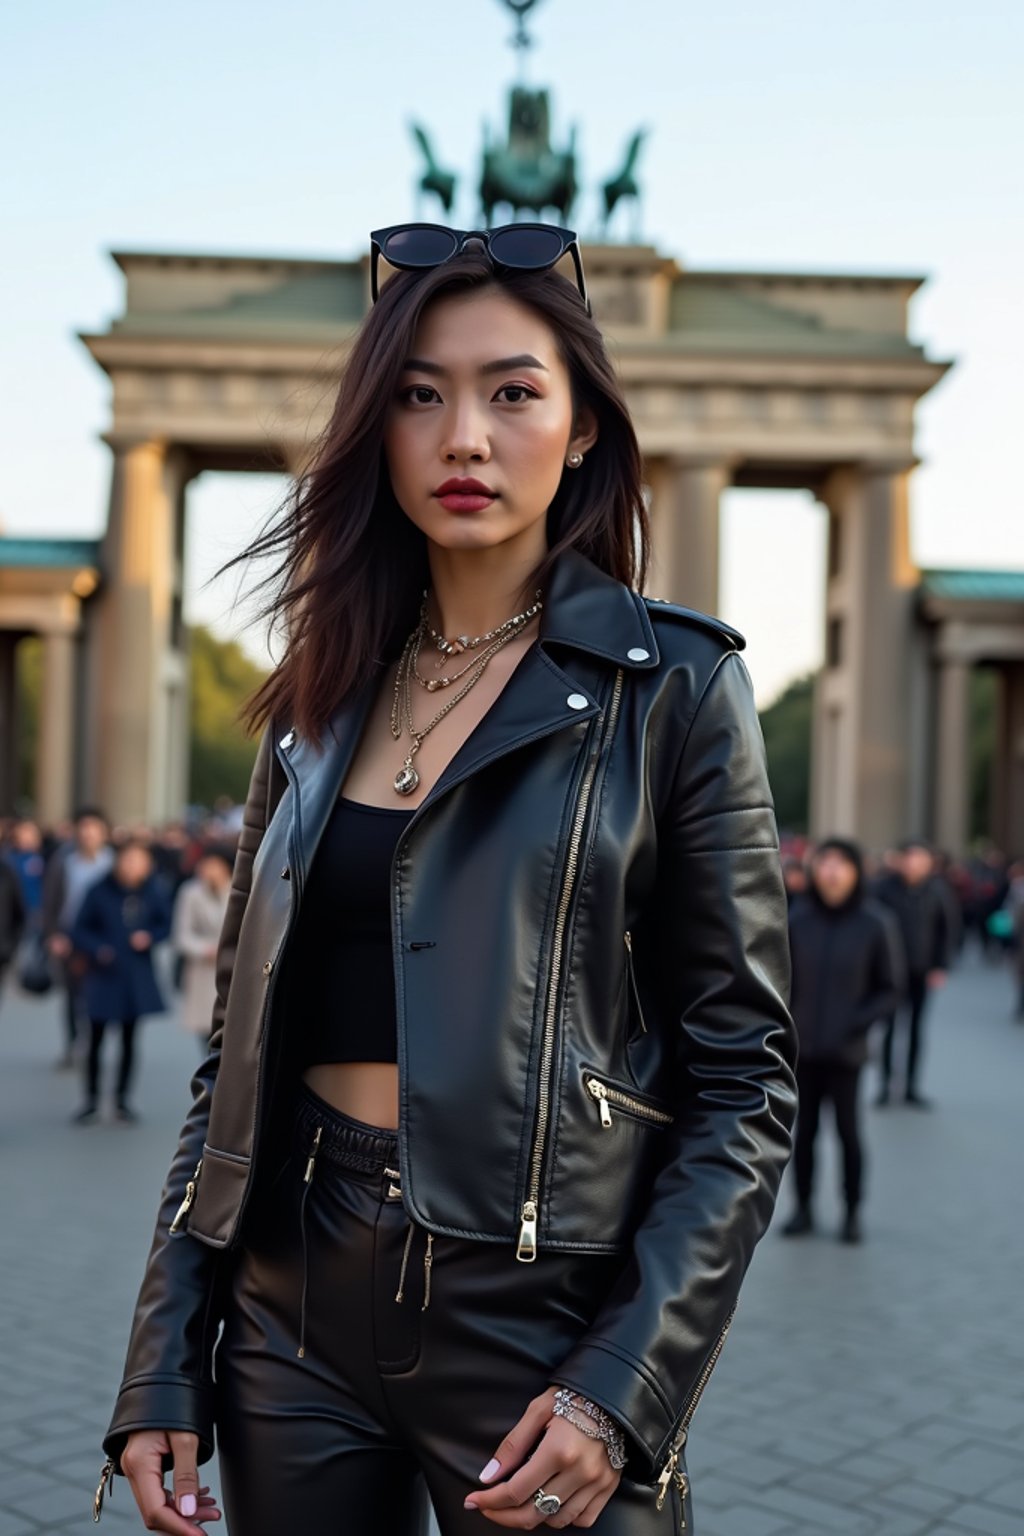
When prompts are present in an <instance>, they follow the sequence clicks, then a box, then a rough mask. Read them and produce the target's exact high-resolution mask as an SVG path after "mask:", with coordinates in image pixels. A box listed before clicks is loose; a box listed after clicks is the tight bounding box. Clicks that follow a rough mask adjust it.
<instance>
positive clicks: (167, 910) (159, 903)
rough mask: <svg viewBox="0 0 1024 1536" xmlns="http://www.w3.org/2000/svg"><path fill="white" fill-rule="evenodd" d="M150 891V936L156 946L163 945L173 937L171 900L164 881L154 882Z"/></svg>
mask: <svg viewBox="0 0 1024 1536" xmlns="http://www.w3.org/2000/svg"><path fill="white" fill-rule="evenodd" d="M150 890H151V894H152V907H151V909H150V914H149V935H150V938H151V940H152V942H153V943H154V944H162V943H163V941H164V940H165V939H168V938H170V936H171V898H170V894H169V892H168V890H167V887H166V886H165V885H164V883H163V881H162V880H154V881H153V883H152V885H151V887H150Z"/></svg>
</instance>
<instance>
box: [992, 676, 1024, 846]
mask: <svg viewBox="0 0 1024 1536" xmlns="http://www.w3.org/2000/svg"><path fill="white" fill-rule="evenodd" d="M992 767H993V772H992V839H993V841H994V842H995V844H996V847H997V848H1002V849H1004V850H1005V851H1006V852H1007V853H1009V854H1010V855H1011V857H1019V856H1020V855H1021V854H1024V662H1019V661H1017V662H1006V663H1004V664H1003V665H1002V666H1001V667H1000V668H999V694H998V704H997V714H996V742H995V754H994V762H993V765H992Z"/></svg>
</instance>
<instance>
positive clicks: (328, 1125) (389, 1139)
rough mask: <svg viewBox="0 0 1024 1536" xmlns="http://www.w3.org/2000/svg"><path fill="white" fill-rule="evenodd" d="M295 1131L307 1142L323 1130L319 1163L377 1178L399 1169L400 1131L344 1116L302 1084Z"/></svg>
mask: <svg viewBox="0 0 1024 1536" xmlns="http://www.w3.org/2000/svg"><path fill="white" fill-rule="evenodd" d="M295 1128H296V1132H297V1133H298V1134H299V1135H300V1136H301V1137H302V1138H303V1139H304V1140H306V1139H308V1138H310V1137H312V1136H313V1135H315V1133H316V1132H317V1130H319V1131H320V1139H319V1142H318V1144H317V1154H316V1155H317V1161H320V1160H321V1159H322V1160H323V1161H324V1162H328V1163H334V1164H335V1165H336V1166H337V1167H339V1168H349V1169H352V1170H354V1171H355V1172H357V1173H366V1174H373V1175H376V1176H378V1177H379V1176H381V1175H382V1174H384V1173H385V1171H386V1170H391V1171H393V1172H397V1170H398V1132H397V1131H394V1130H391V1129H389V1128H388V1127H387V1126H383V1125H369V1124H368V1123H367V1122H366V1121H365V1120H356V1119H355V1118H354V1117H353V1116H352V1115H346V1114H343V1113H342V1111H341V1110H340V1109H335V1107H334V1105H333V1104H328V1102H327V1100H326V1099H322V1098H321V1097H320V1095H319V1094H318V1093H315V1092H314V1090H313V1089H312V1088H310V1086H309V1084H308V1083H306V1082H303V1081H300V1083H299V1091H298V1095H297V1099H296V1107H295Z"/></svg>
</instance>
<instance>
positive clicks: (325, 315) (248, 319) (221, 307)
mask: <svg viewBox="0 0 1024 1536" xmlns="http://www.w3.org/2000/svg"><path fill="white" fill-rule="evenodd" d="M363 281H364V280H363V276H362V273H361V271H360V270H359V269H358V268H357V267H355V266H353V267H351V268H348V269H346V268H344V267H338V268H336V269H335V270H333V271H328V272H303V271H301V270H300V271H297V272H294V273H286V274H284V275H283V276H282V277H281V279H280V281H279V282H277V283H276V284H275V285H274V287H272V288H268V289H267V290H266V291H264V292H262V293H240V294H235V295H233V296H232V297H231V298H230V299H229V300H228V301H227V302H226V303H223V304H218V305H210V306H199V307H195V308H191V309H168V310H160V311H158V312H147V311H145V310H142V311H140V310H135V309H130V310H129V311H128V312H127V314H125V315H122V316H119V317H118V318H117V319H115V320H113V321H112V322H111V326H110V329H111V331H112V332H118V331H120V332H125V331H138V332H142V333H145V334H147V335H152V334H153V333H158V334H160V335H175V336H177V335H184V336H234V335H238V334H244V335H245V336H252V337H258V336H261V335H262V336H273V337H274V338H275V339H281V338H282V337H287V336H295V337H299V338H303V339H304V338H305V337H306V336H308V335H317V336H322V335H323V333H324V331H325V330H330V329H331V328H332V327H337V328H338V330H339V332H340V333H347V332H349V331H350V330H351V329H352V327H353V326H354V325H356V324H358V322H359V320H361V318H362V316H363V314H364V312H365V297H364V290H363Z"/></svg>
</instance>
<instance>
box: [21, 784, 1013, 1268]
mask: <svg viewBox="0 0 1024 1536" xmlns="http://www.w3.org/2000/svg"><path fill="white" fill-rule="evenodd" d="M237 835H238V807H229V806H226V805H221V806H220V807H219V810H218V812H217V813H215V814H213V815H212V816H210V817H207V818H205V819H203V820H200V821H199V822H197V823H194V824H186V823H181V822H176V823H172V824H169V825H167V826H165V827H162V828H159V829H153V828H147V827H117V828H111V826H110V825H109V823H108V821H107V819H106V817H105V816H104V815H103V813H102V811H100V810H99V809H97V808H96V807H92V806H83V807H81V808H80V809H79V810H78V812H77V813H76V815H75V816H74V818H73V820H72V821H70V822H68V823H66V824H63V825H59V826H55V827H53V828H48V829H43V828H41V827H40V826H39V825H38V824H37V823H36V822H35V821H33V820H31V819H30V818H11V819H9V820H7V821H6V822H0V981H2V979H3V976H4V972H5V971H6V970H7V969H9V968H13V970H14V972H15V983H16V984H19V985H20V986H21V987H22V989H23V990H24V991H26V992H30V993H36V994H40V993H47V992H51V991H57V992H59V993H60V994H61V1028H62V1032H63V1033H62V1045H61V1049H60V1051H59V1054H58V1056H57V1058H56V1061H55V1063H54V1064H55V1066H56V1067H57V1068H59V1069H61V1070H69V1071H70V1070H76V1069H77V1070H78V1071H79V1072H80V1074H81V1082H82V1097H81V1102H80V1104H79V1105H78V1106H77V1107H76V1109H75V1112H74V1117H73V1118H74V1120H75V1121H76V1122H77V1123H79V1124H83V1125H85V1124H89V1123H90V1122H92V1121H94V1120H96V1119H97V1118H98V1117H99V1114H100V1109H101V1087H102V1068H103V1055H104V1040H105V1038H106V1037H107V1035H108V1034H109V1033H111V1032H115V1033H117V1034H119V1037H120V1050H119V1054H118V1058H117V1063H116V1070H115V1074H114V1081H113V1113H114V1116H115V1118H116V1119H119V1120H121V1121H125V1122H132V1121H134V1120H135V1119H136V1118H137V1112H136V1110H135V1108H134V1106H133V1104H132V1101H131V1089H132V1085H133V1082H134V1079H135V1075H136V1065H137V1053H136V1036H137V1030H138V1025H139V1021H140V1020H141V1019H142V1018H143V1017H145V1016H146V1015H152V1014H160V1013H163V1012H165V1011H167V1010H168V1007H169V1005H171V1006H173V1009H174V1011H175V1012H176V1015H177V1018H178V1021H179V1023H180V1025H181V1027H182V1028H184V1029H185V1030H187V1031H188V1032H189V1033H191V1034H193V1035H195V1036H196V1037H197V1039H198V1041H199V1044H200V1047H201V1048H202V1049H203V1050H204V1051H205V1049H206V1045H207V1041H208V1039H209V1028H210V1018H211V1014H212V1009H213V1002H214V991H215V977H214V969H215V959H216V953H217V942H218V938H219V935H220V929H221V923H222V921H223V917H224V912H225V908H226V906H227V899H228V892H229V889H230V885H231V872H232V867H233V862H234V849H235V844H236V842H237ZM783 877H784V880H785V884H786V889H787V893H788V896H789V903H790V909H789V922H790V948H791V954H792V962H793V985H792V997H791V1006H792V1011H793V1014H794V1017H795V1020H796V1024H797V1029H798V1032H799V1037H800V1061H799V1066H798V1079H799V1094H800V1112H799V1118H798V1125H797V1138H796V1150H795V1154H794V1174H795V1187H796V1197H797V1204H796V1208H795V1210H794V1212H793V1214H792V1216H791V1218H790V1220H789V1221H788V1223H787V1224H786V1226H785V1229H784V1230H785V1232H786V1233H787V1234H789V1235H792V1236H798V1235H802V1234H804V1233H808V1232H812V1231H813V1230H814V1228H815V1217H814V1211H813V1204H812V1196H813V1188H814V1159H815V1144H816V1141H817V1137H818V1130H819V1123H820V1119H821V1111H822V1108H823V1106H824V1105H825V1104H826V1103H830V1104H831V1106H832V1114H833V1118H834V1122H835V1126H836V1130H837V1133H838V1136H839V1140H840V1144H841V1149H842V1174H843V1190H842V1194H843V1198H844V1202H845V1219H844V1221H843V1224H842V1227H841V1232H840V1235H841V1236H842V1237H843V1238H844V1240H846V1241H848V1242H857V1241H860V1239H861V1237H862V1227H861V1218H860V1210H861V1203H862V1192H863V1167H864V1154H863V1133H862V1126H861V1111H860V1099H861V1079H862V1077H863V1073H864V1069H865V1066H866V1065H867V1063H868V1062H869V1060H870V1059H871V1056H872V1054H874V1056H875V1058H876V1060H877V1069H878V1084H877V1089H876V1094H875V1098H874V1104H875V1106H876V1107H878V1108H883V1107H885V1106H888V1105H890V1104H893V1103H894V1102H896V1101H897V1099H898V1101H899V1102H901V1103H903V1104H905V1105H908V1106H910V1107H911V1108H913V1109H927V1108H929V1107H930V1101H929V1099H928V1098H927V1097H926V1096H925V1095H924V1093H923V1092H922V1087H921V1080H922V1064H923V1060H924V1051H923V1046H924V1038H925V1027H926V1020H927V1012H928V1004H929V999H930V998H931V997H932V995H933V994H934V993H935V991H936V990H937V989H938V988H940V987H941V986H942V985H943V984H944V982H945V979H946V975H947V972H948V971H949V969H950V966H951V965H952V964H953V963H954V961H955V958H956V956H957V954H958V953H959V952H960V950H961V949H962V947H963V945H964V944H965V943H966V942H968V941H969V940H970V939H971V938H972V936H973V938H974V940H975V941H976V942H977V943H978V945H979V946H980V947H981V949H982V951H983V952H984V953H985V954H986V955H988V956H990V957H996V956H1002V955H1003V954H1009V955H1012V956H1013V957H1014V960H1015V975H1016V999H1015V1003H1016V1006H1015V1017H1016V1018H1017V1019H1018V1020H1020V1021H1022V1022H1024V862H1019V863H1015V864H1011V863H1009V862H1008V861H1007V860H1006V859H1005V858H1003V857H1002V856H1001V855H1000V854H999V853H998V852H996V851H994V850H989V851H987V852H986V853H984V854H982V855H979V856H977V857H976V858H972V859H969V860H963V861H958V862H953V861H950V860H946V859H943V858H942V857H941V856H940V855H939V854H937V853H936V852H935V851H934V850H933V849H932V848H930V847H929V846H928V845H927V844H926V843H925V842H923V841H921V840H920V839H908V840H907V841H906V842H904V843H902V844H901V845H900V846H899V847H897V848H893V849H890V850H888V851H886V852H885V854H884V855H883V856H882V857H881V858H879V859H876V860H873V861H872V860H870V859H868V858H867V857H866V856H865V853H864V852H863V850H862V849H861V848H860V847H859V846H858V845H857V844H856V843H855V842H853V841H852V840H850V839H848V838H841V837H834V838H827V839H824V840H823V841H820V842H818V843H816V844H810V843H805V842H802V841H798V840H792V839H784V840H783ZM163 943H168V944H169V946H170V950H171V956H172V960H171V964H170V966H169V967H164V968H163V971H164V978H165V979H162V976H161V971H160V968H158V967H157V966H155V965H154V949H155V948H156V946H158V945H160V944H163ZM168 980H169V983H170V990H171V991H173V992H174V993H176V994H177V995H176V997H174V998H173V999H169V998H168V997H167V996H166V992H167V991H168ZM876 1026H877V1034H878V1048H877V1050H876V1051H874V1052H873V1053H872V1050H871V1043H870V1037H871V1033H872V1031H873V1030H874V1029H875V1028H876Z"/></svg>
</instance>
